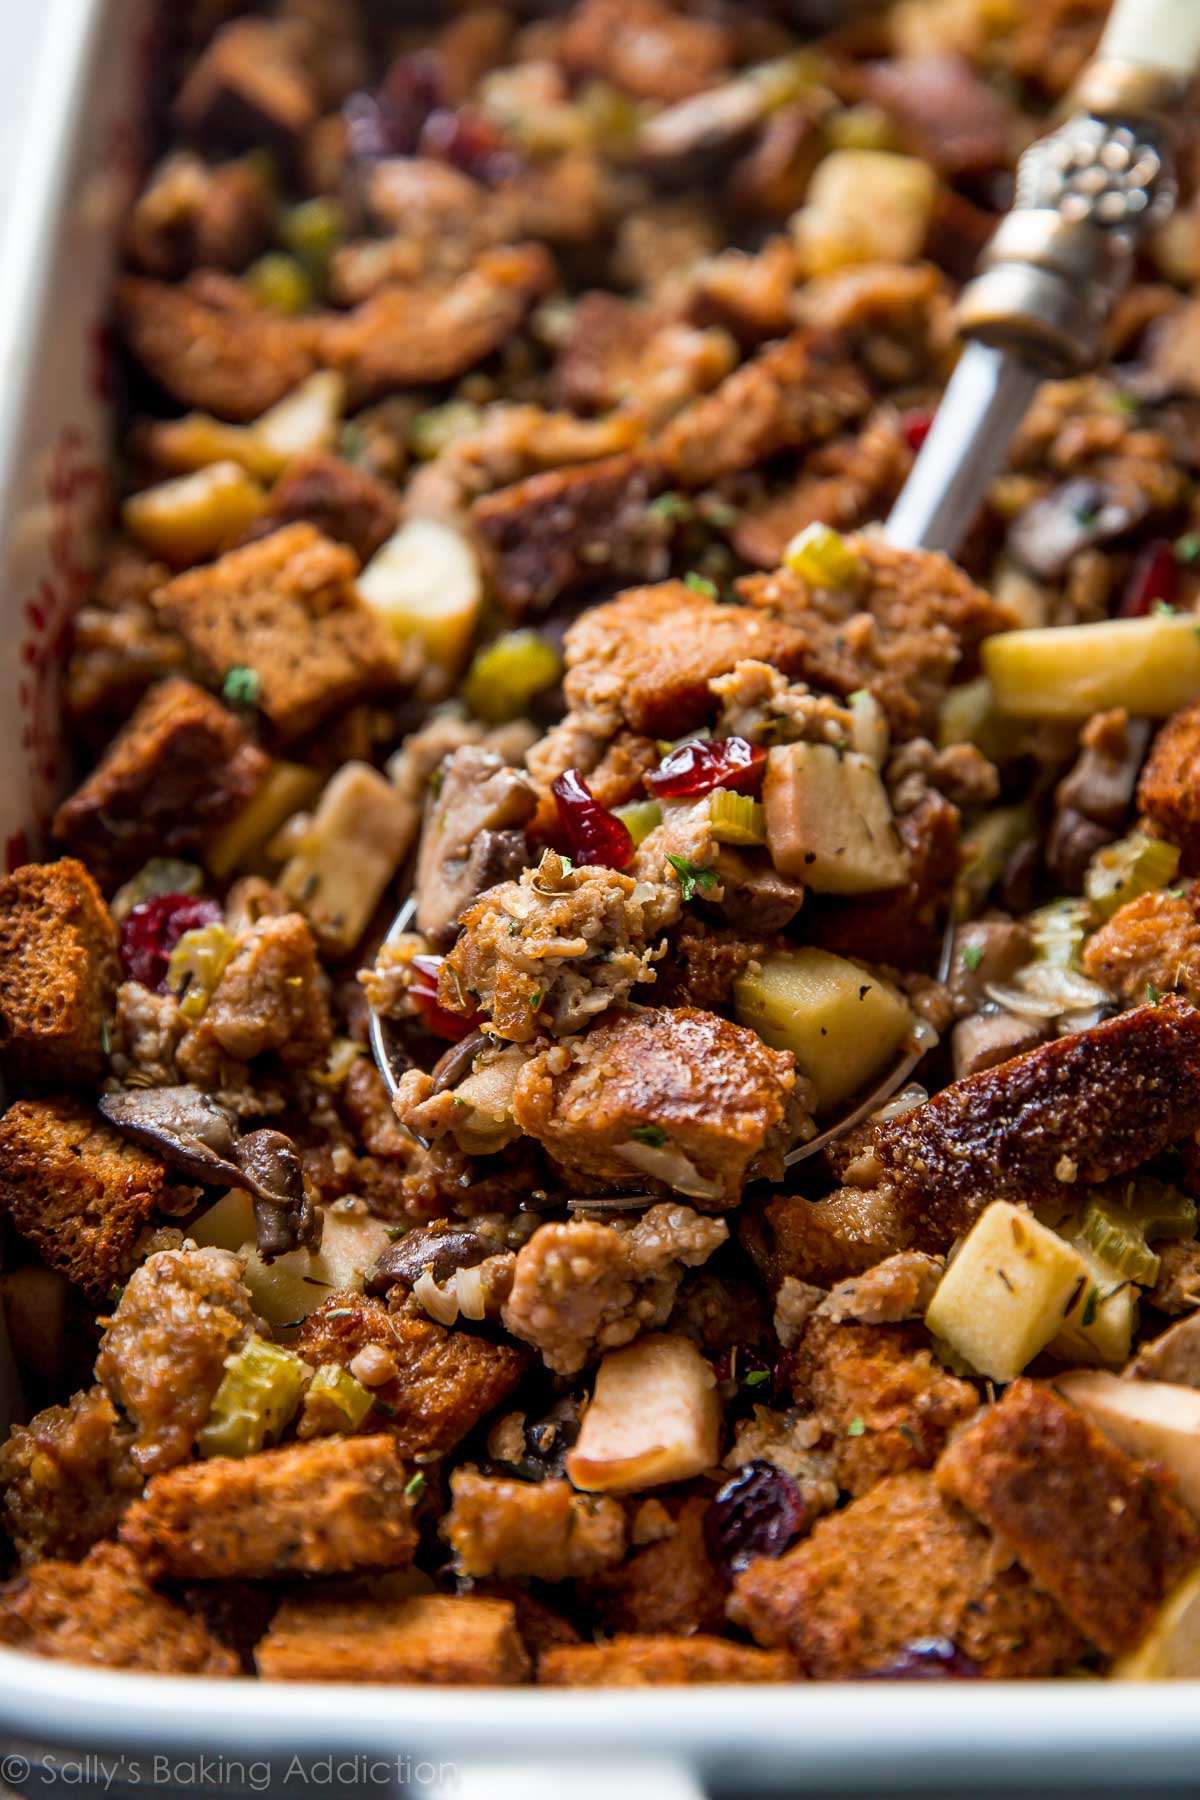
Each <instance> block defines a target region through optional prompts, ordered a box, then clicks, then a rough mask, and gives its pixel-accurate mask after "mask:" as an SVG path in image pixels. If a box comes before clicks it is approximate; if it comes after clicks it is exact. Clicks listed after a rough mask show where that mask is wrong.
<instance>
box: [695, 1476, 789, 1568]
mask: <svg viewBox="0 0 1200 1800" xmlns="http://www.w3.org/2000/svg"><path fill="white" fill-rule="evenodd" d="M807 1517H808V1515H807V1512H806V1509H805V1505H804V1500H803V1498H802V1497H801V1493H800V1489H799V1488H798V1487H797V1485H796V1483H795V1482H794V1481H793V1479H792V1477H791V1476H790V1475H789V1474H787V1473H786V1471H785V1470H783V1469H777V1468H776V1467H775V1464H774V1463H769V1462H764V1461H761V1460H758V1459H756V1460H755V1461H754V1462H748V1463H744V1464H743V1466H742V1467H741V1468H740V1469H739V1470H738V1472H737V1474H736V1475H734V1476H733V1477H732V1479H731V1480H729V1481H727V1482H726V1483H725V1485H724V1487H723V1488H720V1489H719V1490H718V1491H717V1493H716V1495H715V1496H714V1498H713V1502H712V1504H711V1506H710V1507H709V1509H708V1511H707V1513H705V1515H704V1534H705V1540H706V1542H707V1544H708V1552H709V1555H710V1556H711V1557H712V1559H713V1561H714V1562H715V1563H717V1564H719V1566H720V1567H721V1568H723V1569H724V1570H725V1571H726V1573H727V1574H729V1575H736V1574H737V1572H738V1570H739V1569H745V1568H748V1567H749V1565H750V1564H751V1563H752V1562H754V1561H755V1560H756V1559H757V1558H758V1557H760V1556H782V1555H783V1553H784V1551H785V1550H786V1549H787V1548H788V1546H789V1545H791V1544H794V1543H795V1541H796V1539H797V1538H798V1537H799V1535H800V1533H801V1532H802V1531H803V1530H804V1527H805V1524H806V1523H807Z"/></svg>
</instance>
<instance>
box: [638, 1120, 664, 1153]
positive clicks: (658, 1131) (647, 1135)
mask: <svg viewBox="0 0 1200 1800" xmlns="http://www.w3.org/2000/svg"><path fill="white" fill-rule="evenodd" d="M629 1135H630V1137H633V1138H636V1139H637V1141H638V1143H639V1144H649V1145H650V1147H651V1149H653V1150H661V1149H662V1147H663V1145H664V1144H665V1143H666V1141H667V1134H666V1132H665V1131H664V1130H663V1128H662V1126H661V1125H635V1126H634V1128H633V1130H632V1131H631V1132H630V1134H629Z"/></svg>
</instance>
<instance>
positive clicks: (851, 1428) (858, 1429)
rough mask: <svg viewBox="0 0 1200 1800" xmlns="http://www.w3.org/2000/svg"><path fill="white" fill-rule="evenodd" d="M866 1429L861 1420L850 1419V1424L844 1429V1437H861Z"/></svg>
mask: <svg viewBox="0 0 1200 1800" xmlns="http://www.w3.org/2000/svg"><path fill="white" fill-rule="evenodd" d="M866 1429H867V1428H866V1426H865V1425H864V1424H863V1422H862V1420H861V1419H851V1421H850V1423H849V1424H848V1425H847V1427H846V1436H847V1437H861V1436H862V1435H863V1433H864V1431H865V1430H866Z"/></svg>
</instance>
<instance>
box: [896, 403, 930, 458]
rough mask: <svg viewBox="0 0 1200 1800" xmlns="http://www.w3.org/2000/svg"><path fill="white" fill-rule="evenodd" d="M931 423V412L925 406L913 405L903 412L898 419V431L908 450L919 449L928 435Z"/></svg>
mask: <svg viewBox="0 0 1200 1800" xmlns="http://www.w3.org/2000/svg"><path fill="white" fill-rule="evenodd" d="M932 424H933V413H932V412H931V410H930V409H929V407H927V406H915V407H914V408H913V410H912V411H911V412H906V413H905V414H903V416H902V417H901V420H900V431H901V434H902V436H903V438H904V441H905V443H906V444H907V445H908V447H909V449H910V450H919V449H920V448H921V445H922V444H923V443H924V442H925V439H926V438H927V437H928V436H929V428H930V426H931V425H932Z"/></svg>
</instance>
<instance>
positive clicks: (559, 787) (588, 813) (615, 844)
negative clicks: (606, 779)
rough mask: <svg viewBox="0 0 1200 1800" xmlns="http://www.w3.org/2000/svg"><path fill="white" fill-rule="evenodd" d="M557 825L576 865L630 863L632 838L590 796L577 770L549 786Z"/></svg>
mask: <svg viewBox="0 0 1200 1800" xmlns="http://www.w3.org/2000/svg"><path fill="white" fill-rule="evenodd" d="M552 791H553V794H554V798H555V801H556V802H557V804H558V822H559V826H560V829H561V832H562V835H563V837H564V838H565V839H566V844H567V849H568V850H569V851H570V853H571V856H572V858H573V859H574V861H575V862H577V863H590V864H593V865H597V864H598V865H599V866H600V867H601V868H604V869H627V868H628V867H629V865H630V863H631V862H632V861H633V849H634V845H633V839H632V837H631V836H630V834H629V830H628V828H627V827H626V826H625V825H623V824H622V822H621V820H620V819H618V818H617V816H616V814H615V813H611V812H609V810H608V808H607V806H601V804H600V802H599V801H598V800H597V799H595V798H594V797H593V795H592V791H591V789H590V788H589V787H588V784H587V782H586V781H585V780H584V779H583V776H582V775H581V774H580V773H579V770H578V769H568V770H567V771H566V773H565V774H563V775H560V776H558V778H557V779H556V781H555V782H554V786H553V790H552Z"/></svg>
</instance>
